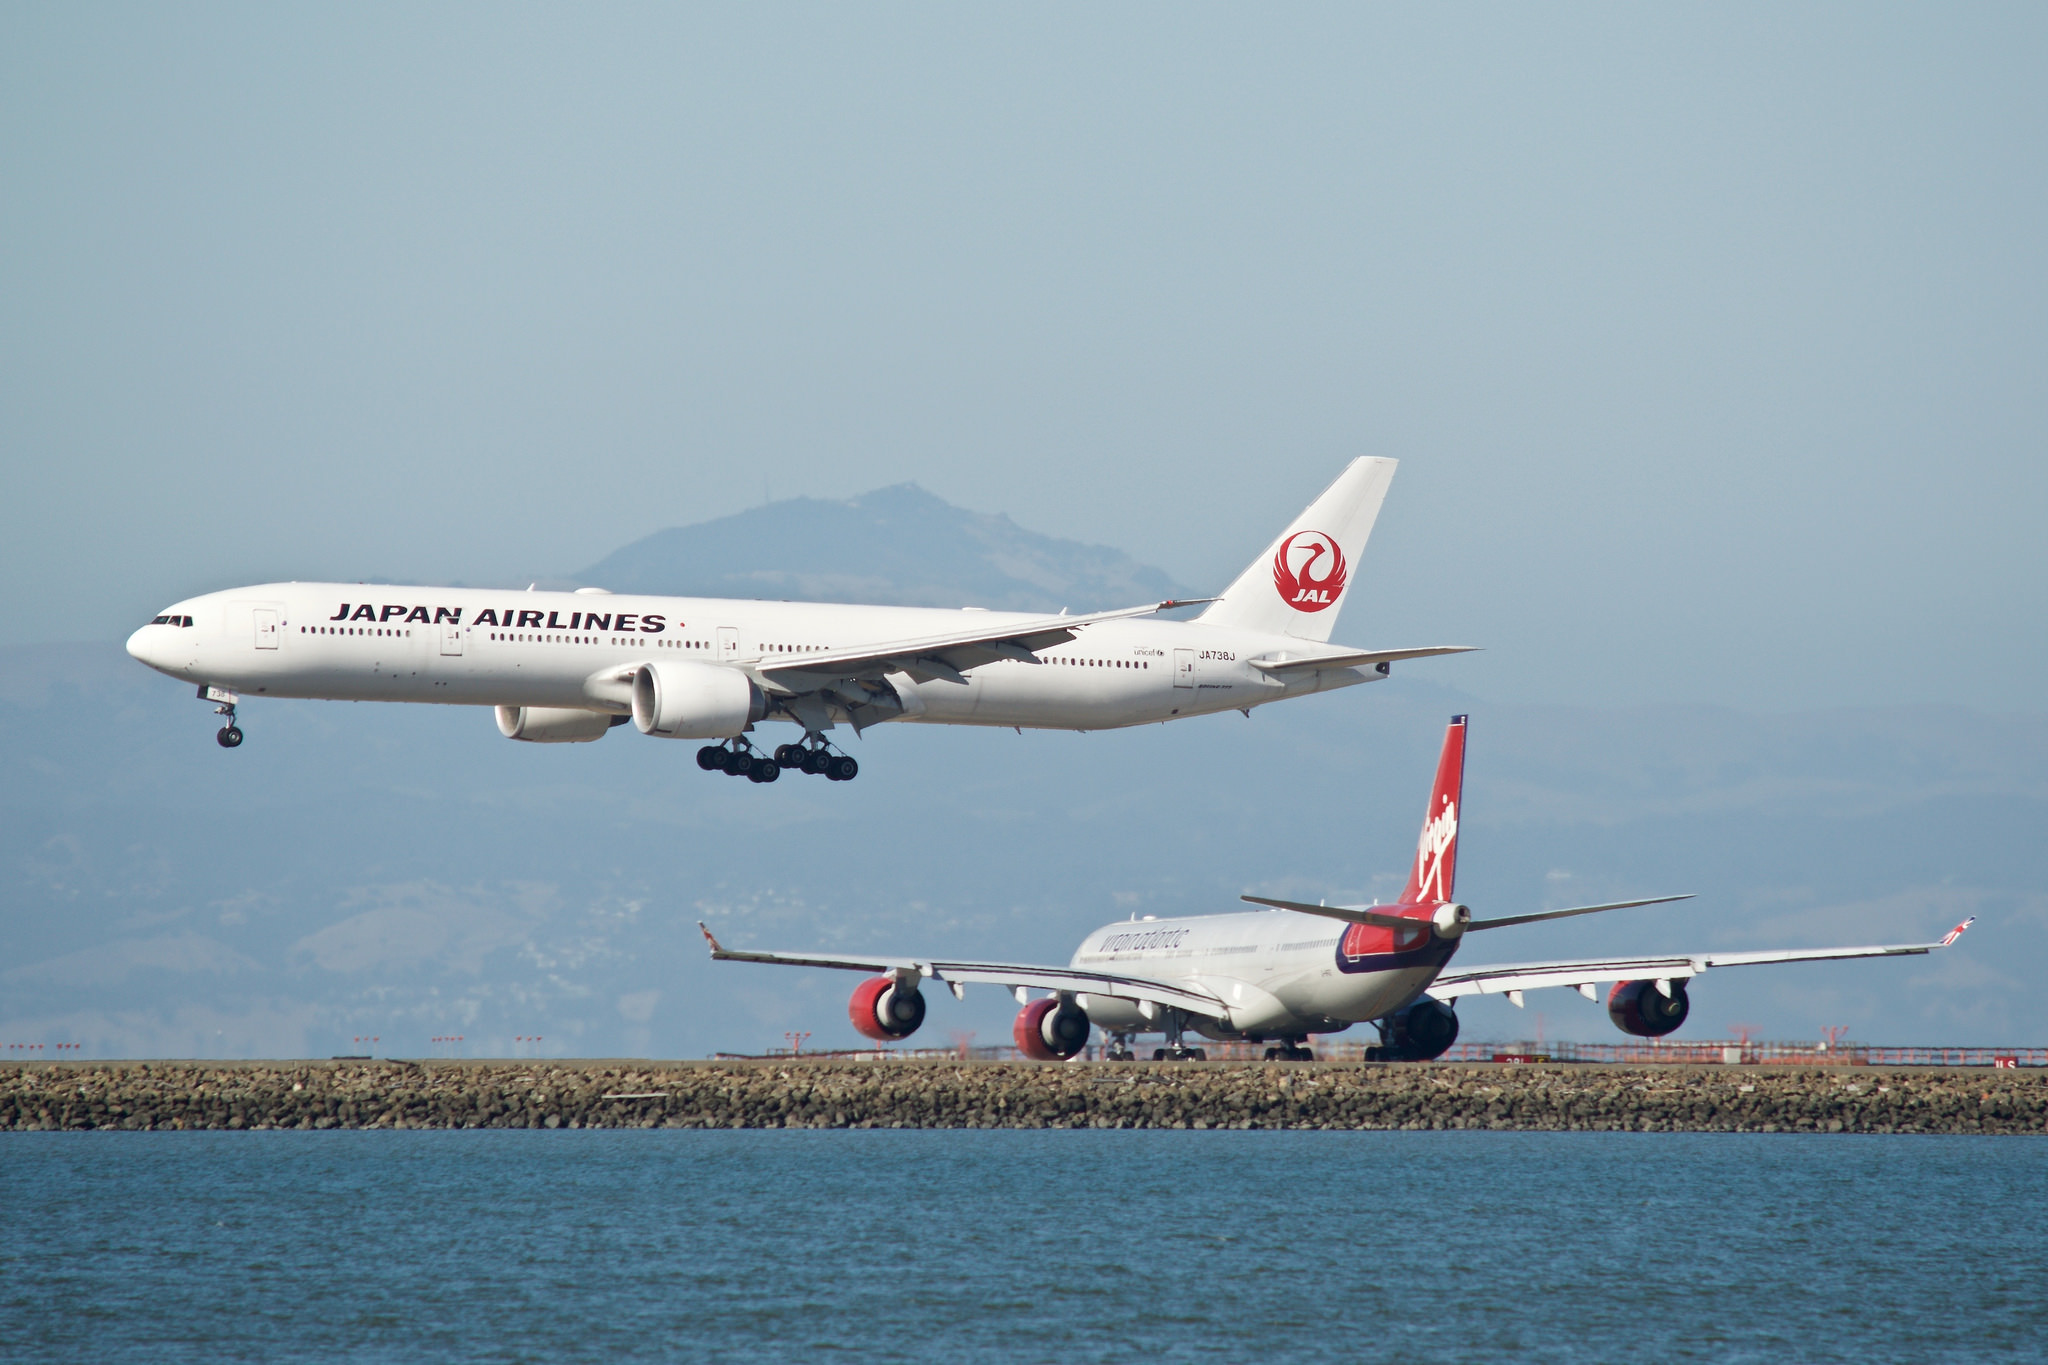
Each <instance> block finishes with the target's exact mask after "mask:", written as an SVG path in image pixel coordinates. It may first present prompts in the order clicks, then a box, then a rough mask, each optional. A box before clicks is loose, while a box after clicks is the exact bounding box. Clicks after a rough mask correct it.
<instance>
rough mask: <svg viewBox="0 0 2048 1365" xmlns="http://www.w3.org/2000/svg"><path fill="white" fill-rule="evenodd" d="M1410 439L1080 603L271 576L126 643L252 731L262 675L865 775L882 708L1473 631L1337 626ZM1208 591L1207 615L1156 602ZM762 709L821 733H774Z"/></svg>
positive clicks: (1204, 706)
mask: <svg viewBox="0 0 2048 1365" xmlns="http://www.w3.org/2000/svg"><path fill="white" fill-rule="evenodd" d="M1395 464H1396V461H1393V460H1382V459H1361V460H1354V461H1353V462H1352V463H1351V464H1350V466H1348V467H1347V468H1346V469H1345V470H1344V472H1343V473H1342V474H1340V475H1339V476H1338V477H1337V481H1336V482H1335V483H1333V484H1331V485H1330V487H1329V488H1328V489H1327V490H1326V491H1325V492H1324V493H1323V495H1322V496H1321V497H1319V498H1317V499H1316V500H1315V501H1314V502H1313V503H1311V504H1310V505H1309V507H1308V510H1307V511H1305V512H1303V513H1302V514H1301V516H1300V517H1298V518H1296V520H1295V521H1294V523H1293V524H1292V525H1291V526H1289V527H1288V528H1287V529H1286V530H1285V531H1283V532H1281V533H1280V536H1279V538H1278V539H1276V540H1275V541H1274V542H1273V543H1272V544H1271V545H1270V546H1268V547H1267V549H1266V551H1265V553H1264V554H1262V555H1260V556H1259V557H1258V559H1256V560H1254V561H1253V562H1252V564H1251V566H1250V567H1249V568H1247V569H1246V570H1245V571H1244V572H1243V573H1242V574H1240V575H1238V578H1237V581H1236V582H1234V583H1232V584H1231V585H1230V586H1229V587H1228V588H1226V589H1225V590H1224V592H1223V595H1222V596H1220V597H1215V598H1202V599H1199V601H1198V602H1154V603H1151V604H1149V605H1146V606H1142V607H1131V608H1127V609H1125V610H1121V611H1100V612H1092V613H1089V614H1087V615H1080V616H1069V615H1067V614H1066V613H1064V612H1062V613H1060V614H1059V615H1056V616H1055V615H1043V614H1031V613H1024V612H995V611H982V610H979V609H976V608H973V607H964V608H961V609H960V610H958V611H948V610H941V609H934V608H924V607H868V606H839V605H833V604H828V603H818V602H751V601H734V600H729V599H719V598H699V597H646V596H634V597H628V596H613V595H612V594H610V593H607V592H605V591H604V590H603V589H602V588H579V589H577V590H576V591H575V592H573V593H561V592H545V593H541V592H532V591H527V592H523V593H521V592H491V591H483V590H477V589H465V588H422V587H385V586H381V585H380V586H374V587H365V586H362V585H359V584H342V583H265V584H261V585H259V586H256V587H250V588H233V589H230V590H228V591H226V592H214V593H208V594H206V595H205V596H203V597H193V598H188V599H187V600H185V601H182V602H178V603H175V604H173V605H172V606H169V607H166V608H165V609H164V610H163V611H162V612H161V613H159V614H158V615H157V616H156V617H155V618H154V619H153V620H151V621H150V623H149V624H148V625H146V626H143V627H142V628H141V629H140V630H138V631H136V632H135V634H134V635H132V636H131V637H129V640H128V652H129V653H130V654H132V655H134V656H135V657H136V658H138V659H140V660H142V662H144V663H146V664H148V665H149V666H150V667H151V668H154V669H156V670H158V671H159V672H162V673H168V674H169V675H170V676H172V677H174V678H180V679H183V680H184V681H186V682H188V683H197V684H198V685H199V696H200V698H201V699H202V700H204V701H209V702H212V703H214V704H215V712H216V714H218V715H220V716H223V717H225V723H224V724H223V725H222V726H221V727H220V730H219V733H218V735H217V736H216V737H217V738H218V739H219V741H220V744H221V747H223V748H227V749H232V748H234V747H235V746H237V745H239V744H240V743H241V742H242V729H241V725H240V723H239V721H238V720H237V709H236V708H237V707H238V705H239V704H240V703H241V702H242V701H243V700H245V699H246V698H248V697H250V696H258V697H314V698H325V699H329V700H336V701H411V702H439V703H442V704H444V705H452V706H491V707H495V708H497V719H498V729H499V731H500V732H501V733H502V734H504V735H505V736H506V737H507V738H509V739H519V740H528V741H531V742H534V743H540V744H583V743H588V742H589V741H591V740H596V739H602V738H603V737H604V736H605V735H606V734H607V733H608V732H609V731H610V730H611V729H612V728H613V727H614V726H618V725H624V724H625V723H626V722H627V721H628V720H630V721H632V723H633V725H634V726H635V727H636V728H637V729H638V730H639V731H640V733H641V734H644V735H653V736H655V737H657V738H660V739H693V740H716V741H720V742H719V743H714V744H706V745H704V746H703V747H702V748H700V749H699V750H698V751H697V763H698V766H700V767H702V768H705V769H707V770H710V769H719V770H722V771H724V772H726V773H730V774H732V775H733V776H735V777H748V778H751V779H753V780H754V781H756V782H772V781H774V780H775V779H776V778H778V777H780V776H781V775H782V772H783V770H784V769H786V768H796V769H801V770H802V771H804V772H807V773H817V774H822V775H824V776H826V777H828V778H831V779H833V780H835V781H844V780H846V779H848V778H850V777H852V776H854V774H855V773H857V772H858V771H859V764H857V763H856V762H855V761H854V760H853V758H851V757H850V756H848V755H847V754H845V753H843V752H841V751H840V750H838V749H835V748H834V747H833V746H832V745H831V743H830V741H829V740H828V739H827V738H826V736H827V734H828V732H830V731H831V730H832V729H833V728H834V727H835V726H837V725H842V724H843V725H849V726H851V727H852V728H853V731H854V733H855V734H859V733H860V732H861V731H863V730H865V729H867V728H868V727H869V726H871V725H875V724H877V723H879V722H882V721H891V720H894V721H915V722H920V723H923V724H927V725H995V726H1013V727H1016V728H1018V729H1022V728H1024V727H1026V726H1030V727H1032V728H1034V729H1048V730H1109V729H1115V728H1118V727H1121V726H1126V725H1144V724H1149V723H1151V722H1154V721H1167V720H1174V719H1177V718H1179V717H1183V716H1199V715H1204V714H1207V713H1209V712H1213V711H1228V710H1241V711H1244V712H1245V713H1246V714H1250V710H1251V708H1252V707H1254V706H1263V705H1265V704H1266V703H1268V702H1274V701H1281V700H1284V699H1286V698H1289V697H1301V696H1307V695H1308V694H1309V693H1311V692H1327V691H1329V690H1331V689H1333V688H1338V687H1350V686H1352V685H1353V684H1355V683H1362V682H1373V681H1376V680H1378V679H1380V678H1384V677H1386V676H1387V673H1388V671H1389V669H1390V667H1391V666H1392V665H1393V664H1394V663H1396V662H1398V661H1400V660H1403V659H1418V658H1423V657H1425V656H1428V655H1433V654H1458V653H1463V652H1464V650H1465V648H1466V647H1464V646H1458V645H1439V646H1433V647H1428V648H1421V649H1347V648H1344V647H1341V646H1333V645H1331V644H1330V643H1329V638H1330V632H1331V628H1332V627H1334V626H1335V625H1336V623H1337V614H1338V613H1339V612H1340V611H1342V610H1343V608H1344V599H1345V596H1346V594H1347V593H1348V591H1349V590H1350V587H1351V582H1352V577H1353V574H1352V565H1353V564H1355V563H1356V562H1357V560H1358V557H1359V554H1360V553H1361V552H1362V551H1363V550H1364V549H1365V542H1366V537H1367V536H1368V535H1369V534H1370V533H1371V531H1372V526H1373V521H1374V520H1375V519H1376V518H1377V517H1378V515H1379V510H1380V503H1381V501H1382V500H1383V499H1384V498H1385V497H1386V492H1387V484H1388V482H1389V481H1390V480H1391V479H1392V478H1393V476H1394V466H1395ZM1199 603H1206V604H1207V607H1208V609H1207V610H1206V611H1204V612H1203V613H1202V614H1201V615H1200V616H1198V617H1196V618H1194V619H1193V620H1159V619H1154V618H1155V615H1156V613H1158V612H1162V611H1165V610H1168V609H1169V608H1173V607H1181V606H1192V605H1198V604H1199ZM763 721H783V722H786V723H788V724H791V725H794V726H796V727H797V728H798V729H799V730H800V731H801V738H800V740H799V741H798V742H796V743H789V744H781V745H778V746H777V747H776V748H775V750H774V752H773V754H772V755H770V754H764V753H762V752H761V751H760V750H758V749H756V748H755V747H754V744H753V741H752V739H751V738H750V736H751V735H752V734H753V732H754V726H755V725H756V724H757V723H759V722H763Z"/></svg>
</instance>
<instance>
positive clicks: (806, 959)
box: [697, 921, 1225, 1017]
mask: <svg viewBox="0 0 2048 1365" xmlns="http://www.w3.org/2000/svg"><path fill="white" fill-rule="evenodd" d="M697 928H698V929H699V930H700V931H702V933H703V935H704V941H705V942H706V943H708V944H710V945H711V956H712V957H713V959H715V960H717V961H719V962H766V963H771V964H773V965H776V966H782V967H831V968H835V969H837V970H840V971H849V972H874V973H877V974H880V973H883V972H894V973H896V974H897V975H898V976H913V975H914V976H916V977H917V978H918V979H919V980H920V981H927V980H928V981H937V982H940V983H942V984H944V985H946V986H947V987H949V988H951V989H952V991H953V994H955V995H956V996H957V995H958V994H960V987H962V986H970V985H989V986H1001V987H1003V988H1004V989H1005V990H1017V989H1019V988H1020V987H1021V988H1023V989H1026V990H1040V991H1073V992H1076V993H1082V994H1087V995H1107V996H1114V997H1116V998H1118V999H1123V1000H1136V1001H1139V1002H1140V1003H1143V1004H1152V1005H1165V1006H1170V1007H1172V1008H1174V1009H1182V1010H1192V1011H1193V1012H1194V1013H1196V1014H1202V1015H1208V1016H1211V1017H1221V1015H1222V1014H1223V1012H1224V1008H1225V1007H1224V1004H1223V1001H1222V1000H1220V999H1218V998H1217V997H1216V996H1214V995H1211V994H1210V993H1209V992H1208V991H1205V990H1202V989H1200V988H1199V987H1193V986H1176V985H1173V984H1171V983H1169V982H1165V981H1151V980H1147V979H1146V978H1144V977H1135V976H1113V975H1110V974H1108V973H1106V972H1085V971H1077V970H1075V969H1074V968H1071V967H1041V966H1033V965H1031V964H1028V963H1020V962H948V961H944V960H941V959H919V958H909V957H822V956H819V955H817V954H813V953H754V952H739V951H734V950H733V949H730V948H727V947H725V946H723V945H722V944H720V943H719V941H718V940H717V939H716V938H714V937H712V934H711V931H710V930H709V929H706V928H705V927H704V925H703V923H702V921H699V922H698V925H697Z"/></svg>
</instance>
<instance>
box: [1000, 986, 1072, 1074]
mask: <svg viewBox="0 0 2048 1365" xmlns="http://www.w3.org/2000/svg"><path fill="white" fill-rule="evenodd" d="M1091 1027H1092V1025H1090V1024H1089V1022H1088V1016H1087V1015H1086V1014H1085V1013H1083V1012H1082V1010H1081V1007H1080V1006H1079V1005H1073V1004H1066V1003H1063V1002H1062V1001H1060V1000H1059V999H1057V998H1053V997H1049V998H1047V999H1044V1000H1034V1001H1032V1002H1031V1003H1030V1004H1028V1005H1026V1006H1025V1007H1024V1008H1023V1009H1021V1010H1018V1011H1017V1022H1016V1023H1015V1024H1013V1025H1012V1026H1011V1028H1010V1032H1011V1033H1012V1034H1013V1035H1015V1037H1016V1039H1017V1050H1018V1051H1019V1052H1022V1053H1023V1054H1024V1055H1025V1056H1026V1057H1029V1058H1030V1059H1031V1060H1032V1061H1034V1062H1064V1061H1065V1060H1067V1058H1069V1057H1071V1056H1073V1055H1074V1054H1075V1053H1077V1052H1079V1051H1080V1050H1081V1049H1082V1048H1084V1047H1086V1046H1088V1031H1089V1029H1090V1028H1091Z"/></svg>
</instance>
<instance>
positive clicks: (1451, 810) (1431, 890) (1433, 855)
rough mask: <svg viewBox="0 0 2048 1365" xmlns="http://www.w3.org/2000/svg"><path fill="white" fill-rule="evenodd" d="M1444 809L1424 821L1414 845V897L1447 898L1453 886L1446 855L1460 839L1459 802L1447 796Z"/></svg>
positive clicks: (1433, 813) (1444, 800) (1436, 899)
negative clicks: (1445, 865)
mask: <svg viewBox="0 0 2048 1365" xmlns="http://www.w3.org/2000/svg"><path fill="white" fill-rule="evenodd" d="M1443 802H1444V804H1443V809H1442V810H1440V811H1434V812H1432V813H1431V814H1430V817H1429V819H1427V820H1425V821H1423V824H1422V838H1421V840H1420V841H1419V842H1418V843H1417V844H1416V846H1415V899H1416V900H1418V901H1421V900H1434V901H1447V900H1449V899H1450V898H1451V888H1450V886H1449V885H1448V884H1447V881H1446V879H1445V877H1444V864H1445V858H1444V855H1445V854H1446V853H1449V852H1450V851H1451V848H1452V846H1453V845H1454V844H1456V843H1457V842H1458V803H1457V802H1456V801H1454V800H1452V799H1451V798H1450V797H1448V796H1446V797H1444V799H1443Z"/></svg>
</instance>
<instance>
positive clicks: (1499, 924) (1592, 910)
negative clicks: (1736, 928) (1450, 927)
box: [1465, 891, 1694, 929]
mask: <svg viewBox="0 0 2048 1365" xmlns="http://www.w3.org/2000/svg"><path fill="white" fill-rule="evenodd" d="M1693 894H1694V893H1692V892H1690V891H1688V892H1687V893H1686V894H1684V895H1683V896H1652V897H1651V898H1650V899H1648V900H1641V901H1609V902H1608V903H1607V904H1605V905H1579V906H1574V907H1573V908H1571V909H1570V910H1543V911H1539V912H1537V913H1536V914H1533V915H1502V916H1500V917H1499V918H1497V919H1475V920H1473V921H1472V922H1471V923H1470V924H1468V925H1466V926H1465V927H1466V928H1467V929H1505V928H1507V927H1508V926H1509V925H1510V924H1534V923H1536V922H1537V921H1538V920H1546V919H1570V918H1571V917H1572V916H1573V915H1597V914H1599V913H1600V912H1601V911H1602V910H1627V909H1630V908H1631V907H1634V906H1638V905H1668V904H1670V903H1671V902H1672V901H1689V900H1691V899H1692V898H1693Z"/></svg>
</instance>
